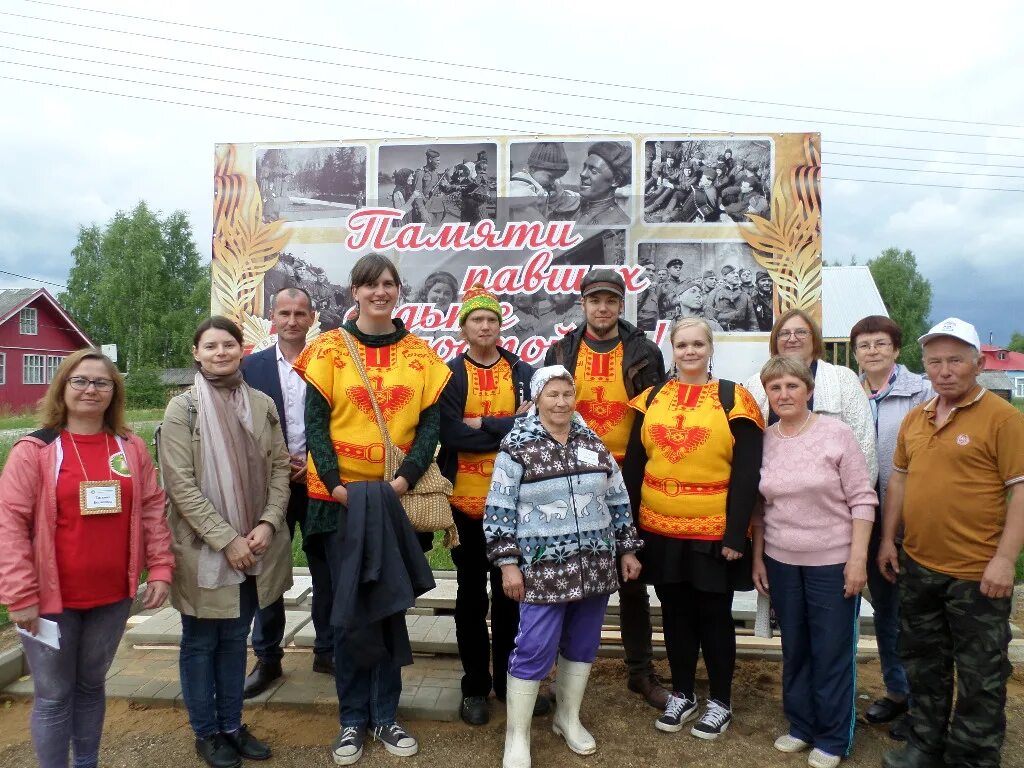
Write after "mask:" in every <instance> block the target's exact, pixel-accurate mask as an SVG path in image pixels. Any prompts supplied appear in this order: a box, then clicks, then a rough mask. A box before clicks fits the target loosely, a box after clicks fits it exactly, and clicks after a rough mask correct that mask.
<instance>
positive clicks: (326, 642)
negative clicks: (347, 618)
mask: <svg viewBox="0 0 1024 768" xmlns="http://www.w3.org/2000/svg"><path fill="white" fill-rule="evenodd" d="M290 490H291V496H290V497H289V499H288V513H287V515H286V517H285V524H286V525H287V526H288V534H289V535H290V536H291V537H293V538H294V536H295V526H296V525H298V526H299V530H300V531H302V534H303V540H302V549H303V551H304V552H305V553H306V562H307V563H308V564H309V575H310V576H311V577H312V579H313V598H312V603H313V605H312V613H313V628H314V629H315V630H316V638H315V639H314V641H313V653H315V654H316V655H317V656H329V655H331V654H332V653H334V630H333V629H332V628H331V603H332V602H333V600H334V589H333V587H332V585H331V570H330V568H328V567H327V558H326V555H325V553H324V550H323V537H322V536H313V537H312V539H307V538H306V537H305V534H306V508H307V507H308V505H309V497H308V496H307V495H306V486H305V485H300V484H296V483H292V484H291V486H290ZM284 625H285V614H284V598H283V597H282V598H278V599H277V600H275V601H274V602H273V603H271V604H270V605H268V606H267V607H266V608H259V609H257V611H256V618H255V620H254V621H253V626H252V649H253V652H254V653H255V654H256V657H257V658H258V659H260V660H261V661H269V662H275V661H276V662H280V661H281V659H282V658H283V656H284V651H283V650H282V649H281V642H282V641H283V640H284Z"/></svg>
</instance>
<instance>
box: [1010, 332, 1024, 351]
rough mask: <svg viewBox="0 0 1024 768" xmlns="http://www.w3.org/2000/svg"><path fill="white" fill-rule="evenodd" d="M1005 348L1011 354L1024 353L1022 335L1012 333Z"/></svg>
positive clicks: (1023, 337) (1023, 338)
mask: <svg viewBox="0 0 1024 768" xmlns="http://www.w3.org/2000/svg"><path fill="white" fill-rule="evenodd" d="M1006 348H1007V349H1008V350H1010V351H1011V352H1024V333H1021V332H1020V331H1014V332H1013V335H1012V336H1011V337H1010V343H1009V345H1008V346H1007V347H1006Z"/></svg>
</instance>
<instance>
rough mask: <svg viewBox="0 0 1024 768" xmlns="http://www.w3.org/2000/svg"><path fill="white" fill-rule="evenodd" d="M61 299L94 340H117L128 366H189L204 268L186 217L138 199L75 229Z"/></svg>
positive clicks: (202, 308)
mask: <svg viewBox="0 0 1024 768" xmlns="http://www.w3.org/2000/svg"><path fill="white" fill-rule="evenodd" d="M71 253H72V256H74V259H75V263H74V266H72V268H71V274H70V275H69V277H68V290H67V291H66V292H64V293H62V294H61V295H60V301H61V303H62V304H63V305H64V306H65V307H67V309H68V311H69V312H70V313H71V315H72V316H73V317H74V318H75V319H76V320H77V321H78V322H79V323H81V325H82V327H83V328H84V330H85V331H86V333H88V334H89V336H90V337H91V338H92V339H93V340H94V341H95V342H97V343H101V344H117V346H118V357H119V360H118V363H119V364H120V366H121V367H122V368H124V369H126V370H128V371H134V370H136V369H143V368H175V367H184V366H187V365H190V364H191V357H190V355H189V350H190V348H191V338H192V332H193V330H194V329H195V327H196V325H197V324H198V323H199V320H200V319H201V318H202V317H205V316H206V315H207V314H208V312H209V304H210V298H209V297H210V277H209V267H204V266H203V265H202V264H200V262H199V252H198V251H197V250H196V246H195V242H194V240H193V237H192V228H191V226H190V224H189V222H188V217H187V216H186V215H185V214H184V213H183V212H181V211H177V212H175V213H173V214H171V215H170V216H168V217H166V218H161V217H160V215H159V214H158V213H156V212H154V211H151V210H150V209H149V207H148V206H147V205H146V203H145V202H140V203H139V204H138V205H137V206H136V207H135V208H134V210H132V211H131V212H130V213H125V212H124V211H118V212H117V213H116V214H115V215H114V218H112V219H111V220H110V221H109V222H108V223H107V225H106V226H105V227H103V228H102V229H100V227H98V226H96V225H93V226H91V227H82V228H81V229H80V230H79V235H78V244H77V245H76V246H75V248H74V249H73V250H72V252H71Z"/></svg>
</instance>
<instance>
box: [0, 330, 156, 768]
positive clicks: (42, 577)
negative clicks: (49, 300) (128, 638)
mask: <svg viewBox="0 0 1024 768" xmlns="http://www.w3.org/2000/svg"><path fill="white" fill-rule="evenodd" d="M39 412H40V416H41V421H42V429H40V430H38V431H37V432H33V433H32V434H30V435H26V436H25V437H23V438H21V439H20V440H19V441H18V442H17V443H15V445H14V448H13V449H12V450H11V454H10V456H9V457H8V459H7V464H6V466H5V467H4V471H3V475H2V476H0V541H3V542H4V546H3V547H0V603H3V604H5V605H7V606H8V610H9V613H10V618H11V621H13V622H15V623H16V624H17V625H18V626H19V627H21V628H22V629H24V630H27V631H28V632H29V633H31V635H33V636H35V635H37V634H39V632H40V626H41V625H40V620H41V619H43V620H48V621H52V622H55V623H56V624H57V627H58V628H59V630H60V643H59V645H60V647H59V648H56V649H55V648H52V647H50V646H49V645H46V644H44V643H43V642H41V641H40V640H37V639H35V638H34V637H24V636H23V641H22V643H23V646H24V650H25V657H26V658H27V660H28V664H29V668H30V669H31V671H32V677H33V681H34V688H35V698H34V701H33V705H32V741H33V744H34V745H35V750H36V755H37V757H38V759H39V765H40V766H41V768H57V767H58V766H60V768H66V766H67V765H68V750H69V748H70V749H73V751H74V764H75V765H76V766H95V765H96V764H97V761H98V753H99V746H100V735H101V733H102V731H103V716H104V711H105V701H104V679H105V678H106V674H107V670H108V669H109V668H110V664H111V662H112V661H113V660H114V653H115V652H116V651H117V646H118V643H119V642H120V640H121V635H122V634H123V633H124V628H125V624H126V623H127V620H128V613H129V610H130V608H131V605H132V598H133V597H135V592H136V588H137V585H138V581H139V574H140V572H141V571H142V569H143V568H148V569H149V581H148V584H147V586H146V594H145V598H144V603H145V607H146V608H156V607H158V606H159V605H160V604H161V603H163V601H164V599H165V598H166V597H167V592H168V589H169V586H170V581H171V574H172V572H173V570H174V556H173V555H172V554H171V549H170V543H171V537H170V531H169V530H168V528H167V524H166V523H165V522H164V493H163V491H162V490H161V489H160V487H159V485H157V479H156V470H155V468H154V467H153V461H152V460H151V459H150V456H149V453H148V451H147V450H146V444H145V443H144V442H143V441H142V440H141V439H140V438H139V437H138V436H137V435H135V434H133V433H132V432H131V431H129V429H128V426H127V424H126V423H125V420H124V380H123V379H122V377H121V374H120V373H119V372H118V370H117V368H116V367H115V366H114V364H113V363H112V362H111V361H110V360H109V359H108V358H107V357H105V356H104V355H102V354H100V353H99V352H97V351H96V350H94V349H83V350H80V351H78V352H75V353H74V354H72V355H69V356H68V357H67V358H66V359H65V360H64V362H63V363H61V365H60V367H59V368H58V369H57V372H56V374H55V375H54V377H53V381H52V382H51V384H50V387H49V389H48V390H47V392H46V396H45V397H44V398H43V401H42V402H41V403H40V406H39Z"/></svg>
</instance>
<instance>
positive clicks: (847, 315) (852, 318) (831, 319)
mask: <svg viewBox="0 0 1024 768" xmlns="http://www.w3.org/2000/svg"><path fill="white" fill-rule="evenodd" d="M821 302H822V324H821V325H822V328H821V333H822V336H824V337H825V338H826V339H847V338H849V337H850V329H851V328H853V325H854V323H856V322H857V321H858V320H860V319H861V318H862V317H867V316H868V315H885V316H886V317H888V316H889V312H888V311H887V310H886V309H885V302H884V301H882V295H881V294H880V293H879V292H878V287H877V286H876V285H875V280H874V278H873V277H871V270H870V269H868V268H867V267H822V270H821Z"/></svg>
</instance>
